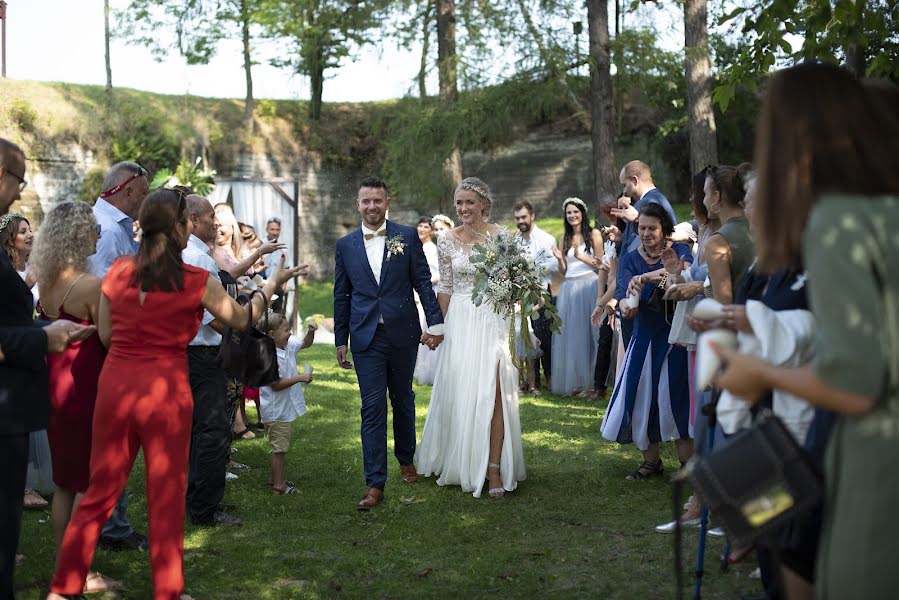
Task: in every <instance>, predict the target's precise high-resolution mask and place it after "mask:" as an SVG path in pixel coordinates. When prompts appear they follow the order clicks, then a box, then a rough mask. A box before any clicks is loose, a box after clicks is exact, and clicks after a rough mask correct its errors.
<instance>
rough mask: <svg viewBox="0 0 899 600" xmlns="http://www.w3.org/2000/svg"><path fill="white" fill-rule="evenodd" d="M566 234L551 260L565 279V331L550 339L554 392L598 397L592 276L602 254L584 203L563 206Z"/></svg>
mask: <svg viewBox="0 0 899 600" xmlns="http://www.w3.org/2000/svg"><path fill="white" fill-rule="evenodd" d="M562 211H563V213H564V214H565V233H564V234H563V236H562V238H561V239H560V240H559V246H560V247H561V250H559V248H556V250H555V252H553V255H554V256H555V257H556V261H557V264H558V268H559V273H561V274H562V275H563V276H564V277H565V281H564V282H563V283H562V287H561V288H560V289H559V296H558V298H557V300H556V306H557V308H558V311H559V317H560V318H561V319H562V323H563V325H562V331H561V332H560V333H557V334H555V335H553V336H552V375H553V377H552V388H551V389H552V392H553V394H557V395H560V396H570V395H572V394H581V395H588V396H592V395H595V391H594V390H593V371H594V368H595V367H596V349H597V347H598V346H597V345H598V343H599V328H598V327H594V326H593V325H592V324H591V323H590V315H591V313H592V311H593V306H594V303H595V301H596V288H597V281H598V279H599V278H598V277H597V275H596V273H595V272H594V270H593V268H594V258H595V256H596V252H599V251H601V250H602V247H603V242H602V236H601V235H600V234H599V232H598V231H596V230H595V229H593V228H591V227H590V222H589V220H588V218H587V205H586V204H585V203H584V201H583V200H581V199H580V198H568V199H566V200H565V202H563V203H562Z"/></svg>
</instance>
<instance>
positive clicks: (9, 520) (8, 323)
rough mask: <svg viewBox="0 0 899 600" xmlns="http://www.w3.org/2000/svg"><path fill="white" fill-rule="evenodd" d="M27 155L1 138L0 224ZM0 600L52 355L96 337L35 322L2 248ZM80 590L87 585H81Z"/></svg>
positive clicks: (19, 186)
mask: <svg viewBox="0 0 899 600" xmlns="http://www.w3.org/2000/svg"><path fill="white" fill-rule="evenodd" d="M26 185H27V182H26V181H25V153H24V152H22V149H21V148H19V147H18V146H17V145H15V144H13V143H12V142H10V141H8V140H5V139H2V138H0V218H2V217H4V216H5V215H6V214H7V213H8V212H9V209H10V207H11V206H12V204H13V203H14V202H15V201H16V200H18V199H19V197H20V194H21V192H22V190H23V189H25V186H26ZM0 290H3V293H2V294H0V347H2V349H3V352H2V354H0V457H2V460H0V532H2V535H0V598H4V599H6V598H14V597H15V592H14V590H13V573H14V570H15V565H16V548H17V546H18V544H19V532H20V530H21V520H22V490H23V489H24V487H25V473H26V468H27V464H28V434H29V433H30V432H32V431H38V430H41V429H46V427H47V424H48V422H49V419H50V402H49V386H48V379H47V361H46V355H47V353H48V352H50V353H57V352H62V351H63V350H65V348H66V346H68V345H69V344H71V343H75V342H78V341H80V340H82V339H84V338H86V337H88V336H89V335H91V334H92V333H93V332H94V331H95V328H94V327H85V326H82V325H77V324H75V323H72V322H71V321H58V322H55V323H50V324H49V325H48V324H47V323H41V322H35V321H34V320H33V315H34V305H33V303H32V296H31V291H30V290H29V289H28V286H27V285H25V283H24V281H22V278H21V277H20V276H19V274H18V272H17V271H16V269H15V267H14V266H13V264H12V261H10V259H9V256H8V255H7V253H6V249H5V248H4V246H3V245H2V244H0ZM81 583H82V585H83V584H84V581H83V580H82V582H81Z"/></svg>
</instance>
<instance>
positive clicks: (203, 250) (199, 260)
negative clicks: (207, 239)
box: [181, 234, 222, 346]
mask: <svg viewBox="0 0 899 600" xmlns="http://www.w3.org/2000/svg"><path fill="white" fill-rule="evenodd" d="M211 253H212V250H211V249H210V248H209V246H207V245H206V244H204V243H203V242H202V241H201V240H200V238H198V237H197V236H195V235H193V234H191V235H190V237H189V238H188V239H187V246H186V247H185V248H184V250H182V251H181V260H183V261H184V263H185V264H188V265H193V266H194V267H200V268H201V269H206V270H207V271H209V274H210V275H211V276H212V277H214V278H215V280H216V281H218V282H221V278H220V277H219V269H218V266H216V264H215V261H214V260H213V259H212V256H210V254H211ZM213 320H215V317H213V316H212V313H210V312H209V311H208V310H204V311H203V320H202V321H201V325H200V329H199V331H197V335H196V336H194V339H192V340H191V341H190V344H188V345H189V346H218V345H220V344H221V343H222V334H220V333H219V332H218V331H216V330H215V329H213V328H212V327H210V326H209V324H210V323H211V322H212V321H213Z"/></svg>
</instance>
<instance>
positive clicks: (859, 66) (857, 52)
mask: <svg viewBox="0 0 899 600" xmlns="http://www.w3.org/2000/svg"><path fill="white" fill-rule="evenodd" d="M853 4H854V7H853V8H854V10H853V13H854V14H853V21H852V27H853V30H854V31H853V33H855V32H857V31H858V30H859V29H861V27H862V18H863V16H864V14H865V8H866V7H865V0H856V2H854V3H853ZM844 51H845V52H846V68H847V69H848V70H849V71H850V72H851V73H852V74H853V75H855V76H856V77H859V78H861V77H864V76H865V70H866V68H865V52H864V50H863V49H862V48H860V47H859V45H858V44H856V43H854V42H849V43H847V44H846V48H845V49H844Z"/></svg>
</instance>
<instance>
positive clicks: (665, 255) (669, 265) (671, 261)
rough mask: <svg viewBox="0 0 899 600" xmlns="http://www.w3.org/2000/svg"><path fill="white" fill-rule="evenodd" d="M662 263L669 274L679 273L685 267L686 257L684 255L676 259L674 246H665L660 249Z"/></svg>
mask: <svg viewBox="0 0 899 600" xmlns="http://www.w3.org/2000/svg"><path fill="white" fill-rule="evenodd" d="M662 264H663V265H665V270H666V271H667V272H668V273H670V274H671V275H680V273H681V271H683V270H684V269H686V268H687V259H686V257H681V258H680V259H678V257H677V253H676V252H675V251H674V248H665V249H664V250H662Z"/></svg>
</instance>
